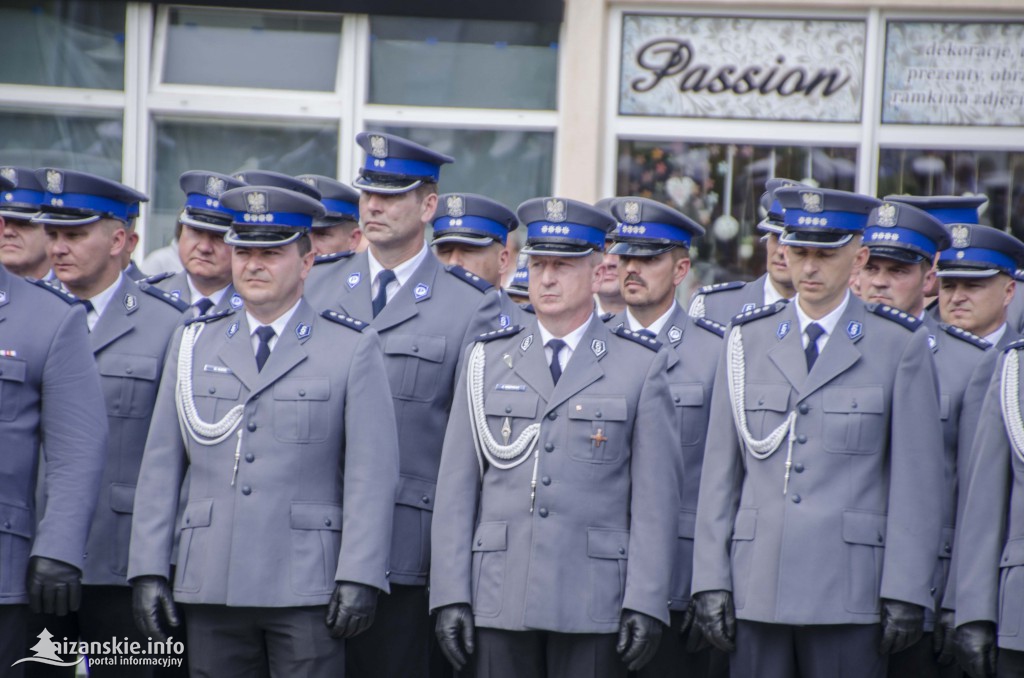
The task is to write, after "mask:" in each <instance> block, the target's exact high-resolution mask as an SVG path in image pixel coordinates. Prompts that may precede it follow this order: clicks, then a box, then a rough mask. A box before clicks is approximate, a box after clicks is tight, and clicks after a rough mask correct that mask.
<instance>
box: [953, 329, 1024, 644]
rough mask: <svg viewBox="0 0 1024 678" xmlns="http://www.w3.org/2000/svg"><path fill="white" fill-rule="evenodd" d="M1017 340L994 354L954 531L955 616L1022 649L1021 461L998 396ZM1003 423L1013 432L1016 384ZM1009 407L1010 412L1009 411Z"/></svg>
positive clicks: (1010, 391) (1023, 541) (1023, 535)
mask: <svg viewBox="0 0 1024 678" xmlns="http://www.w3.org/2000/svg"><path fill="white" fill-rule="evenodd" d="M1021 348H1024V342H1019V343H1017V344H1014V345H1013V346H1012V347H1011V348H1010V349H1008V350H1007V351H1005V352H1003V353H1002V354H1001V355H1000V356H999V360H998V367H997V369H996V370H995V373H994V374H993V376H992V379H991V381H990V385H989V389H988V394H987V395H986V396H985V401H984V406H983V409H982V413H981V419H980V423H979V426H978V433H977V437H976V439H975V441H974V451H973V453H972V456H973V457H974V460H973V463H972V465H971V476H970V480H969V481H968V484H967V487H966V494H967V499H966V501H965V504H964V512H963V515H962V516H961V519H960V523H959V527H958V530H957V553H956V563H957V587H956V588H957V599H956V623H957V625H960V624H965V623H967V622H972V621H989V622H996V623H997V624H998V645H999V647H1001V648H1005V649H1009V650H1016V651H1018V652H1019V651H1024V626H1022V624H1024V462H1022V460H1021V457H1020V452H1018V451H1015V450H1014V448H1013V446H1012V445H1011V444H1010V440H1009V437H1008V433H1007V428H1008V425H1007V424H1006V423H1005V422H1004V416H1003V408H1002V403H1001V396H1002V389H1003V366H1004V363H1005V361H1006V360H1007V359H1008V358H1009V356H1010V355H1011V354H1016V357H1017V358H1018V361H1019V358H1020V353H1021V352H1020V349H1021ZM1008 394H1010V395H1012V396H1015V397H1016V399H1017V400H1018V402H1017V403H1015V405H1016V407H1015V408H1014V407H1008V411H1009V413H1010V415H1011V417H1010V419H1011V424H1010V425H1009V426H1010V427H1012V428H1014V429H1015V430H1017V431H1020V430H1021V429H1020V417H1021V414H1020V413H1021V409H1020V402H1019V401H1020V400H1021V384H1020V382H1019V380H1018V384H1017V386H1016V388H1010V389H1008ZM1014 410H1016V411H1014Z"/></svg>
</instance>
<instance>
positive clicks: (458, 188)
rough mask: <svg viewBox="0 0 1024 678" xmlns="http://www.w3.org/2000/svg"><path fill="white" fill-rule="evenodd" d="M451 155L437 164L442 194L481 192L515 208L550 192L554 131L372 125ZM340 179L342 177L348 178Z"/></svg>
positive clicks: (377, 128)
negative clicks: (448, 160) (445, 162)
mask: <svg viewBox="0 0 1024 678" xmlns="http://www.w3.org/2000/svg"><path fill="white" fill-rule="evenodd" d="M374 129H375V130H378V131H384V132H390V133H391V134H397V135H398V136H401V137H405V138H406V139H410V140H412V141H415V142H416V143H418V144H422V145H423V146H426V147H428V148H430V149H433V150H435V151H438V152H440V153H446V154H448V155H450V156H451V157H453V158H455V162H454V163H453V164H450V165H444V167H443V168H442V169H441V182H440V184H439V185H438V188H439V190H440V192H441V193H480V194H481V195H486V196H487V197H489V198H491V199H493V200H497V201H498V202H500V203H502V204H504V205H507V206H508V207H509V208H510V209H512V210H515V209H516V208H517V207H518V206H519V204H520V203H521V202H523V201H525V200H528V199H529V198H536V197H537V196H542V195H550V193H551V170H552V165H553V159H554V153H555V135H554V134H552V133H551V132H525V131H517V130H456V129H436V128H408V127H376V128H374ZM351 179H352V177H349V178H348V179H344V178H343V179H342V180H343V181H348V180H351Z"/></svg>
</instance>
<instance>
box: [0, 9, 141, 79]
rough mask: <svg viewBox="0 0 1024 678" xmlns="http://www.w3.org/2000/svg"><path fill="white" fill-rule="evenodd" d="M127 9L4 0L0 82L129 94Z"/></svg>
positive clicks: (0, 46)
mask: <svg viewBox="0 0 1024 678" xmlns="http://www.w3.org/2000/svg"><path fill="white" fill-rule="evenodd" d="M126 4H127V3H125V2H114V1H111V2H107V1H103V2H100V1H99V0H73V1H72V0H4V2H3V5H2V6H0V26H3V34H4V39H3V40H0V82H5V83H11V84H16V85H40V86H51V87H84V88H90V89H115V90H120V89H124V22H125V5H126Z"/></svg>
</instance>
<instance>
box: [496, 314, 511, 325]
mask: <svg viewBox="0 0 1024 678" xmlns="http://www.w3.org/2000/svg"><path fill="white" fill-rule="evenodd" d="M498 324H500V325H501V326H502V327H508V326H509V325H511V324H512V318H509V317H508V315H507V314H505V313H502V314H501V315H499V316H498Z"/></svg>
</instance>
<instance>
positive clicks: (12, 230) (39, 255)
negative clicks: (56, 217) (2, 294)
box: [0, 167, 50, 280]
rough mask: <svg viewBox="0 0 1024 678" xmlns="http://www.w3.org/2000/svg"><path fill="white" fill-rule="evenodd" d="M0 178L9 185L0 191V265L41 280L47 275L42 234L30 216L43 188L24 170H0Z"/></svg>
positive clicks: (35, 211) (48, 261) (30, 171)
mask: <svg viewBox="0 0 1024 678" xmlns="http://www.w3.org/2000/svg"><path fill="white" fill-rule="evenodd" d="M0 176H2V177H3V178H4V179H6V180H7V181H9V182H10V187H9V188H7V189H5V190H3V191H0V218H2V219H3V222H4V224H3V227H2V228H0V264H3V266H4V268H6V269H7V270H8V271H10V272H11V273H13V274H14V275H20V276H24V277H27V278H35V279H37V280H42V279H44V278H46V277H47V276H48V275H49V273H50V260H49V259H47V257H46V233H44V232H43V227H42V226H41V225H40V224H34V223H32V217H33V216H35V215H36V213H37V212H39V206H40V204H41V203H42V200H43V186H42V185H41V184H40V183H39V179H37V178H36V174H35V171H34V170H30V169H28V168H27V167H0Z"/></svg>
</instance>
